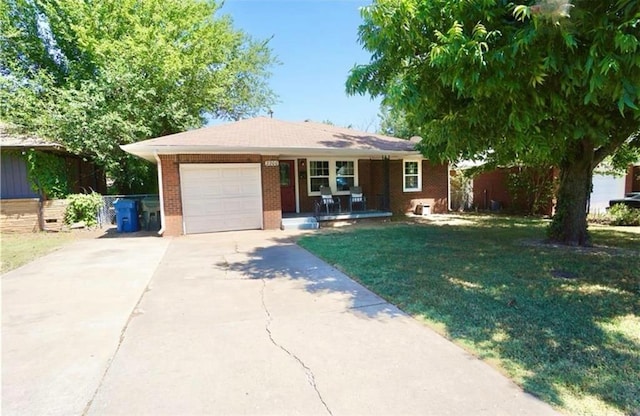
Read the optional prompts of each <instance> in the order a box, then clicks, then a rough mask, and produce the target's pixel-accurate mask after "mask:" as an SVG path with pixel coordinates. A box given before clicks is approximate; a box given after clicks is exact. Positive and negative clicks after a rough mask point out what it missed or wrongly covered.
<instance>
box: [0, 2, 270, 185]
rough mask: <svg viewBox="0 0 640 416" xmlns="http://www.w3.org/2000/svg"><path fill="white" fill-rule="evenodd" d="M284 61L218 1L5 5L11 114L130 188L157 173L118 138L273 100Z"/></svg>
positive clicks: (5, 88) (4, 55) (3, 46)
mask: <svg viewBox="0 0 640 416" xmlns="http://www.w3.org/2000/svg"><path fill="white" fill-rule="evenodd" d="M274 63H275V61H274V58H273V57H272V54H271V50H270V49H269V47H268V45H267V42H266V41H256V40H254V39H252V38H250V37H249V36H248V35H247V34H246V33H244V32H242V31H241V30H238V29H235V28H234V27H233V22H232V21H231V19H230V18H229V17H227V16H221V15H219V5H218V4H216V3H215V2H213V1H197V0H103V1H99V2H94V1H88V0H6V1H3V2H1V3H0V99H1V101H0V103H1V107H0V118H3V119H5V120H7V121H10V122H12V123H13V124H15V125H17V126H19V127H22V128H23V129H25V130H28V131H31V132H34V133H37V134H39V135H41V136H45V137H49V138H51V139H54V140H56V141H60V142H62V143H64V144H65V145H66V146H67V147H68V148H70V149H71V150H72V151H75V152H78V153H89V154H92V155H94V156H95V157H96V158H97V160H98V161H99V162H102V163H103V164H104V165H105V167H106V169H107V172H108V174H109V176H111V177H112V178H113V179H114V180H115V181H116V187H117V188H119V191H121V192H129V191H135V190H136V189H137V188H140V186H143V185H144V184H143V183H141V182H145V181H146V182H147V184H148V182H149V181H148V179H145V178H146V177H149V176H153V175H149V173H151V172H150V167H149V166H148V165H145V164H144V163H143V162H142V161H138V160H136V159H134V158H133V157H130V156H127V155H126V154H125V153H124V152H122V151H121V150H120V149H119V145H121V144H127V143H131V142H135V141H139V140H143V139H148V138H151V137H157V136H161V135H166V134H171V133H176V132H179V131H184V130H187V129H190V128H196V127H201V126H202V125H203V124H204V123H205V122H206V121H207V119H209V118H222V119H239V118H242V117H247V116H251V115H255V114H256V113H258V112H259V111H261V110H265V109H267V108H269V107H270V106H271V105H272V104H273V102H274V95H273V93H272V91H271V90H270V89H269V88H268V86H267V79H268V77H269V75H270V73H269V67H270V66H271V65H273V64H274Z"/></svg>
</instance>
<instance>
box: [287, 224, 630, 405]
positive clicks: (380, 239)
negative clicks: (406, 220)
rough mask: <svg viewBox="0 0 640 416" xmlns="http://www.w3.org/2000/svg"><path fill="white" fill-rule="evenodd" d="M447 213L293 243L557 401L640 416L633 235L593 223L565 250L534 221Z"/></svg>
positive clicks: (561, 403)
mask: <svg viewBox="0 0 640 416" xmlns="http://www.w3.org/2000/svg"><path fill="white" fill-rule="evenodd" d="M454 218H455V217H454ZM457 220H458V222H457V223H455V222H454V223H453V225H451V224H444V225H430V224H396V225H386V226H377V227H368V228H364V227H363V228H351V229H346V230H345V229H341V230H339V231H334V230H331V231H327V232H324V233H319V234H315V235H310V236H305V237H304V238H302V239H301V240H300V241H299V244H300V245H301V246H302V247H304V248H306V249H308V250H310V251H311V252H313V253H315V254H316V255H318V256H319V257H321V258H323V259H325V260H326V261H328V262H329V263H330V264H333V265H336V267H338V268H340V269H342V270H343V271H345V272H346V273H347V274H349V275H350V276H352V277H354V278H355V279H357V280H358V281H360V282H361V283H363V284H364V285H365V286H367V287H369V288H370V289H371V290H373V291H374V292H376V293H378V294H379V295H381V296H382V297H384V298H386V299H387V300H389V301H390V302H392V303H394V304H396V305H398V306H399V307H400V308H402V309H403V310H404V311H406V312H408V313H410V314H412V315H414V316H415V317H417V318H418V319H420V320H423V321H424V322H425V323H426V324H427V325H429V326H431V327H432V328H434V329H436V330H437V331H439V332H441V333H442V334H444V335H445V336H447V337H448V338H450V339H452V340H454V341H455V342H456V343H458V344H460V345H462V346H463V347H465V348H466V349H468V350H470V351H472V352H473V353H474V354H476V355H478V356H479V357H482V358H483V359H485V360H487V361H489V362H491V363H492V364H494V365H496V366H497V367H498V368H500V369H501V370H502V371H503V372H505V373H506V374H508V375H509V376H510V377H511V378H512V379H513V380H514V381H515V382H517V383H518V384H520V385H521V386H522V387H523V388H524V389H525V390H527V391H529V392H531V393H533V394H535V395H537V396H539V397H540V398H542V399H543V400H545V401H547V402H549V403H551V404H552V405H554V406H556V407H558V408H559V409H561V410H563V411H566V412H568V413H571V414H591V415H602V414H619V415H634V416H635V415H640V234H639V233H636V232H631V231H634V230H633V229H630V230H629V231H627V230H625V229H624V228H616V229H613V228H607V227H597V228H594V229H592V230H591V232H592V236H593V240H594V244H595V247H594V248H569V247H564V246H549V245H546V244H543V243H542V240H543V238H544V236H545V229H544V227H545V225H546V223H545V222H543V221H541V220H533V219H521V218H505V217H497V218H494V217H486V216H485V217H482V216H461V217H459V218H457Z"/></svg>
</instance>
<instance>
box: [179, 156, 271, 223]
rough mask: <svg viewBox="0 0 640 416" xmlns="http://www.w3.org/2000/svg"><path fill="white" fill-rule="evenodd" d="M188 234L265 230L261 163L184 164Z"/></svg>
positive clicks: (183, 194) (183, 195)
mask: <svg viewBox="0 0 640 416" xmlns="http://www.w3.org/2000/svg"><path fill="white" fill-rule="evenodd" d="M180 189H181V198H182V215H183V217H182V218H183V226H184V233H185V234H196V233H208V232H216V231H234V230H253V229H261V228H262V186H261V174H260V164H259V163H194V164H184V163H182V164H180Z"/></svg>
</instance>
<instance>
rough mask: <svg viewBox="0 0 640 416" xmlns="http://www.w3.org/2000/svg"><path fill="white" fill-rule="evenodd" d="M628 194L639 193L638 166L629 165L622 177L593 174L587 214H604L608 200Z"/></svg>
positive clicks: (639, 169)
mask: <svg viewBox="0 0 640 416" xmlns="http://www.w3.org/2000/svg"><path fill="white" fill-rule="evenodd" d="M629 192H640V164H636V165H629V168H628V169H627V172H626V174H625V175H623V176H619V175H610V174H606V173H594V174H593V190H592V191H591V200H590V203H589V213H590V214H603V213H605V212H606V210H607V208H608V207H609V201H610V200H612V199H619V198H622V197H623V196H624V195H625V194H627V193H629Z"/></svg>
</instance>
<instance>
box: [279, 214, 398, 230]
mask: <svg viewBox="0 0 640 416" xmlns="http://www.w3.org/2000/svg"><path fill="white" fill-rule="evenodd" d="M392 215H393V213H392V212H390V211H380V210H367V211H350V212H349V211H345V212H329V213H326V212H320V213H313V212H302V213H285V212H283V213H282V226H281V228H282V229H283V230H291V229H309V230H313V229H318V228H320V224H319V222H323V221H348V220H360V219H368V218H384V217H391V216H392Z"/></svg>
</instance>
